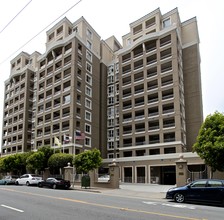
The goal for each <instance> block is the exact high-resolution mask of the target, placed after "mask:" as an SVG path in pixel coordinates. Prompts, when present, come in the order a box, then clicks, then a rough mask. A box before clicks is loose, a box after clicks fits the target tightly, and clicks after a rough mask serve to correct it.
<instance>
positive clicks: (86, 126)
mask: <svg viewBox="0 0 224 220" xmlns="http://www.w3.org/2000/svg"><path fill="white" fill-rule="evenodd" d="M85 132H86V133H89V134H91V125H89V124H85Z"/></svg>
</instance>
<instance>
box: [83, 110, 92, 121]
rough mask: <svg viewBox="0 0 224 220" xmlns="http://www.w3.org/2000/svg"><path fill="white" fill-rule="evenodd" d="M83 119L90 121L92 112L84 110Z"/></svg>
mask: <svg viewBox="0 0 224 220" xmlns="http://www.w3.org/2000/svg"><path fill="white" fill-rule="evenodd" d="M85 119H86V120H87V121H91V120H92V113H91V112H88V111H85Z"/></svg>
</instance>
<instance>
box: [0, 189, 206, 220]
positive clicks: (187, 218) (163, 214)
mask: <svg viewBox="0 0 224 220" xmlns="http://www.w3.org/2000/svg"><path fill="white" fill-rule="evenodd" d="M0 190H5V191H8V189H7V188H0ZM9 191H14V192H17V193H21V194H26V195H31V196H40V197H45V198H51V199H57V200H62V201H70V202H74V203H82V204H86V205H91V206H97V207H104V208H111V209H117V210H121V211H129V212H136V213H144V214H148V215H157V216H163V217H171V218H173V219H185V220H204V219H201V218H200V219H199V218H192V217H186V216H178V215H172V214H166V213H160V212H149V211H144V210H140V209H130V208H124V207H118V206H110V205H104V204H99V203H93V202H86V201H83V200H75V199H71V198H63V197H55V196H47V195H44V194H37V193H30V192H23V191H19V190H9Z"/></svg>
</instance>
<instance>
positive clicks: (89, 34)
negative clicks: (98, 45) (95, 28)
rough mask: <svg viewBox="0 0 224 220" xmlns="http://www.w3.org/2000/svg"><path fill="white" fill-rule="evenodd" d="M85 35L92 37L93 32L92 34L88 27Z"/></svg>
mask: <svg viewBox="0 0 224 220" xmlns="http://www.w3.org/2000/svg"><path fill="white" fill-rule="evenodd" d="M86 35H87V37H88V38H89V39H92V38H93V34H92V32H91V31H90V30H89V29H87V30H86Z"/></svg>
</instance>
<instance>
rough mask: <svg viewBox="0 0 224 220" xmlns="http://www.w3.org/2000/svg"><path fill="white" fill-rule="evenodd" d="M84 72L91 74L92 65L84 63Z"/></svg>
mask: <svg viewBox="0 0 224 220" xmlns="http://www.w3.org/2000/svg"><path fill="white" fill-rule="evenodd" d="M86 70H87V71H88V72H90V73H92V65H91V64H90V63H86Z"/></svg>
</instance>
